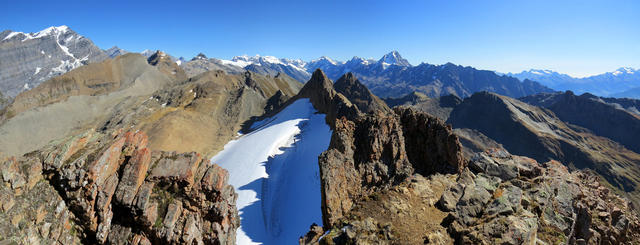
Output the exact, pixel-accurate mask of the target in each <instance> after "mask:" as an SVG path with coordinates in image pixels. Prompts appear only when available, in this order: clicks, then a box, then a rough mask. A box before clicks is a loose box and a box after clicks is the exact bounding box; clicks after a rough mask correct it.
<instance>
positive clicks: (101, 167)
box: [89, 138, 125, 186]
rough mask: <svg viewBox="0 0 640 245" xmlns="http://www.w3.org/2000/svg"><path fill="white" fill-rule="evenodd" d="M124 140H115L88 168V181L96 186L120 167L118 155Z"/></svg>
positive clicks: (101, 183)
mask: <svg viewBox="0 0 640 245" xmlns="http://www.w3.org/2000/svg"><path fill="white" fill-rule="evenodd" d="M124 143H125V138H119V139H117V140H116V141H115V142H114V143H113V144H111V145H110V146H109V147H108V148H107V150H106V151H104V153H102V155H101V156H100V158H98V159H97V160H96V161H95V162H93V163H91V165H90V166H89V179H90V180H92V182H93V183H95V184H96V185H98V186H102V185H103V184H104V181H105V180H106V179H107V178H109V177H110V176H111V175H113V174H114V173H115V172H116V171H117V170H118V168H119V167H120V164H121V162H120V154H121V153H122V147H123V146H124Z"/></svg>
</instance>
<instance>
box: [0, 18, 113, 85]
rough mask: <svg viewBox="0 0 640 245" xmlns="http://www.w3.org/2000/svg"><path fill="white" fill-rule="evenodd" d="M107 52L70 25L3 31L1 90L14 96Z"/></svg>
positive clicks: (101, 57) (0, 37)
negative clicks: (39, 29)
mask: <svg viewBox="0 0 640 245" xmlns="http://www.w3.org/2000/svg"><path fill="white" fill-rule="evenodd" d="M106 58H108V56H107V55H106V54H105V53H104V52H103V51H102V50H101V49H100V48H98V47H96V46H95V45H94V44H93V42H92V41H91V40H89V39H88V38H86V37H83V36H82V35H79V34H78V33H76V32H74V31H73V30H71V29H70V28H69V27H67V26H64V25H63V26H53V27H49V28H46V29H44V30H42V31H39V32H35V33H24V32H16V31H11V30H6V31H3V32H1V33H0V60H1V61H2V62H0V91H2V93H4V94H5V95H6V96H8V97H14V96H16V95H17V94H18V93H20V92H21V91H24V90H28V89H31V88H33V87H35V86H37V85H38V84H40V83H42V82H44V81H46V80H47V79H49V78H51V77H54V76H57V75H60V74H63V73H66V72H67V71H69V70H72V69H75V68H77V67H79V66H82V65H84V64H87V63H89V62H97V61H101V60H104V59H106Z"/></svg>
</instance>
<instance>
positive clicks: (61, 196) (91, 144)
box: [0, 132, 239, 244]
mask: <svg viewBox="0 0 640 245" xmlns="http://www.w3.org/2000/svg"><path fill="white" fill-rule="evenodd" d="M147 141H148V140H147V136H146V135H145V134H143V133H140V132H127V133H118V132H117V133H114V135H103V134H98V133H92V132H87V133H85V134H83V135H78V136H75V137H71V138H69V139H66V140H63V141H60V142H57V143H58V144H53V145H50V146H48V147H46V148H44V149H42V150H39V151H35V152H32V153H29V154H27V155H25V157H22V158H19V159H17V160H13V162H17V164H19V165H21V166H24V167H23V168H22V169H27V171H26V172H27V173H28V174H27V178H26V179H24V178H23V179H24V180H21V179H20V177H14V176H20V175H16V174H15V173H14V172H11V173H8V174H7V176H9V175H11V178H4V180H5V181H6V182H9V183H15V184H13V185H14V187H13V189H19V188H23V189H25V190H26V191H27V193H26V194H23V195H24V196H27V197H28V196H29V195H35V194H33V193H32V192H33V191H38V190H40V191H42V193H40V194H38V195H40V196H42V198H46V200H49V199H51V200H54V202H52V203H50V204H47V203H35V204H29V203H16V205H14V206H20V208H21V209H24V208H23V207H22V206H23V205H24V206H27V207H28V206H37V205H40V208H38V210H41V211H42V212H41V213H42V214H38V215H36V220H35V221H34V222H33V223H28V222H27V223H26V224H24V225H23V226H24V227H23V229H18V230H16V229H11V228H9V229H8V230H7V231H8V232H7V233H3V237H2V238H3V239H5V238H6V239H10V240H21V239H31V240H34V241H42V242H46V241H56V240H57V241H61V242H62V241H72V242H73V241H75V243H77V242H78V241H81V242H83V243H100V244H103V243H115V244H124V243H131V244H150V243H154V244H157V243H171V244H234V243H235V230H236V228H237V227H238V226H239V217H238V213H237V210H236V207H235V200H236V194H235V192H234V191H233V187H232V186H229V185H227V182H226V181H227V179H228V173H227V172H226V170H224V169H222V168H220V167H219V166H217V165H215V164H210V163H209V162H208V161H207V160H203V159H202V157H201V156H200V154H198V153H195V152H192V153H175V152H152V151H151V150H149V148H147ZM10 161H11V160H10ZM9 164H13V163H9ZM17 172H18V173H19V172H20V170H17ZM23 172H24V171H23ZM38 176H43V177H38ZM43 178H44V180H46V181H38V180H39V179H43ZM21 182H25V184H19V183H21ZM30 182H35V184H28V183H30ZM29 188H31V189H29ZM52 188H53V189H55V190H52ZM2 193H5V192H4V191H3V192H2ZM14 195H16V196H17V195H18V194H14ZM16 200H18V201H23V200H24V201H27V200H33V198H31V199H27V198H24V199H16ZM36 200H39V199H36ZM52 205H58V206H57V207H56V208H55V211H51V208H53V206H52ZM4 206H7V209H11V208H12V207H10V206H9V205H4ZM5 213H6V212H5ZM9 214H12V213H10V212H9ZM65 215H66V216H65ZM0 217H3V216H0ZM15 217H16V216H13V217H3V218H7V220H11V219H17V218H15ZM21 218H22V219H24V218H23V217H21ZM56 220H60V222H66V223H60V224H53V223H51V222H52V221H56ZM29 222H31V221H29ZM43 222H45V223H44V224H43ZM46 222H49V223H50V224H49V225H47V223H46ZM1 223H4V222H1ZM43 227H47V229H49V230H50V231H48V233H49V234H47V232H42V231H40V232H39V233H37V234H29V233H28V232H27V233H28V234H27V237H26V238H25V237H23V234H22V233H23V230H25V229H26V230H27V231H28V230H31V229H41V230H42V229H43ZM4 229H7V228H4ZM51 231H55V232H54V233H51ZM54 235H55V236H54ZM60 239H67V240H60ZM31 240H30V241H31ZM63 243H65V242H63Z"/></svg>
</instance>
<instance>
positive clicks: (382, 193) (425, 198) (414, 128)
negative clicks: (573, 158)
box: [300, 72, 640, 244]
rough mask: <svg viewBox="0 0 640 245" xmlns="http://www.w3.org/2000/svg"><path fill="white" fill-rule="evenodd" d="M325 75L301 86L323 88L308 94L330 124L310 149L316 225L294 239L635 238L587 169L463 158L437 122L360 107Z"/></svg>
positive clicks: (623, 213) (622, 212)
mask: <svg viewBox="0 0 640 245" xmlns="http://www.w3.org/2000/svg"><path fill="white" fill-rule="evenodd" d="M327 80H328V79H327V78H326V76H324V74H321V72H316V73H314V75H313V77H312V79H311V80H310V81H309V82H308V83H307V84H306V85H305V88H303V89H302V90H301V94H302V93H303V92H304V91H305V90H306V88H307V87H308V86H309V87H311V86H315V87H323V88H324V92H322V93H319V94H316V95H314V97H312V101H314V100H315V101H318V102H322V103H318V104H314V105H317V107H320V108H318V110H319V111H325V112H328V114H329V115H333V116H332V117H328V118H329V119H328V120H334V121H333V122H330V123H329V124H330V125H332V128H333V129H334V131H333V136H332V139H331V144H330V146H329V149H328V150H327V151H325V152H324V153H322V154H321V156H320V157H319V164H320V171H321V176H320V177H321V182H322V194H323V197H322V198H323V200H322V211H323V226H319V225H316V224H313V225H312V226H311V228H310V231H309V233H308V234H306V235H305V236H304V237H301V238H300V243H302V244H317V243H320V244H422V243H433V244H454V243H455V244H560V243H568V244H638V243H640V234H638V233H637V231H640V221H639V219H638V216H637V212H636V210H634V208H633V205H632V204H631V203H630V202H629V201H627V200H626V199H624V198H621V197H620V196H617V195H615V194H614V193H612V191H610V189H609V188H608V187H606V186H604V185H601V184H600V183H601V180H600V179H599V177H597V176H596V175H594V174H591V173H590V172H585V171H574V172H570V171H568V169H567V167H565V166H564V165H563V164H561V163H560V162H557V161H548V162H546V163H538V162H537V161H535V160H533V159H531V158H527V157H521V156H515V155H511V154H509V153H508V152H506V151H505V150H502V149H496V150H493V151H487V152H482V153H477V154H475V155H473V156H472V157H471V159H465V158H464V157H463V149H462V146H461V144H460V143H459V140H458V138H457V136H456V135H455V134H454V133H453V131H452V129H451V127H450V126H449V125H446V124H445V123H444V122H443V121H441V120H439V119H437V118H435V117H433V116H431V115H429V114H426V113H423V112H418V111H415V110H413V109H410V108H404V107H396V108H395V109H394V110H393V112H390V113H385V112H382V111H379V110H378V111H376V112H373V113H369V114H363V113H362V112H360V111H359V110H358V107H357V106H355V105H353V104H350V103H349V101H348V99H346V100H347V101H344V100H345V98H343V97H342V96H336V95H334V94H335V91H334V89H333V88H332V87H331V83H330V82H327ZM347 94H348V93H347ZM340 95H341V94H340ZM347 98H348V96H347ZM326 105H338V106H337V107H332V108H352V109H348V110H347V109H342V110H335V109H334V110H333V111H332V110H331V109H330V108H323V106H326ZM353 108H355V109H353ZM354 110H355V112H354Z"/></svg>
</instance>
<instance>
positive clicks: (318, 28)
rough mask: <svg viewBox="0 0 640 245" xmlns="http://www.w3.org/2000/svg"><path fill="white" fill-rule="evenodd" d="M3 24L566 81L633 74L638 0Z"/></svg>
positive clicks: (166, 10)
mask: <svg viewBox="0 0 640 245" xmlns="http://www.w3.org/2000/svg"><path fill="white" fill-rule="evenodd" d="M0 8H2V9H3V11H2V12H3V14H2V15H0V29H11V30H16V31H22V32H36V31H39V30H41V29H44V28H46V27H48V26H53V25H56V26H57V25H67V26H69V27H70V28H71V29H73V30H75V31H77V32H78V33H80V34H82V35H84V36H87V37H89V38H91V39H92V40H93V41H94V42H95V43H96V44H97V45H98V46H100V47H101V48H109V47H111V46H114V45H117V46H119V47H121V48H124V49H127V50H131V51H142V50H144V49H161V50H165V51H167V52H168V53H170V54H172V55H174V56H184V57H186V58H190V57H193V56H194V55H196V54H197V53H199V52H203V53H205V54H206V55H207V56H209V57H218V58H225V59H229V58H231V57H233V56H235V55H243V54H248V55H255V54H260V55H273V56H277V57H285V58H301V59H303V60H311V59H315V58H318V57H320V56H322V55H326V56H329V57H332V58H335V59H338V60H347V59H350V58H351V57H353V56H360V57H365V58H375V59H378V58H380V57H381V56H382V55H384V54H385V53H387V52H389V51H391V50H398V51H399V52H400V53H401V54H402V55H403V56H404V57H405V58H407V59H408V60H409V62H411V63H412V64H419V63H421V62H427V63H431V64H442V63H446V62H453V63H456V64H461V65H468V66H474V67H477V68H481V69H489V70H497V71H500V72H518V71H521V70H524V69H529V68H540V69H552V70H556V71H559V72H563V73H568V74H570V75H574V76H585V75H590V74H598V73H603V72H607V71H612V70H615V69H617V68H619V67H622V66H629V67H634V68H640V1H612V0H608V1H589V0H583V1H557V0H556V1H547V0H536V1H455V0H454V1H427V0H424V1H375V0H371V1H306V0H302V1H244V0H237V1H186V0H185V1H90V0H84V1H74V0H71V1H31V0H19V1H18V0H2V1H1V2H0Z"/></svg>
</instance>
